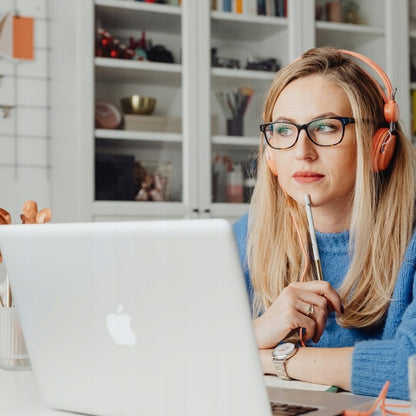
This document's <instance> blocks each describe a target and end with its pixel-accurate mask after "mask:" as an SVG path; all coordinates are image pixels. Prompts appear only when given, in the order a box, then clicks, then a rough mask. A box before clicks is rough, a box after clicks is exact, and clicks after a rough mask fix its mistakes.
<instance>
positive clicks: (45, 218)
mask: <svg viewBox="0 0 416 416" xmlns="http://www.w3.org/2000/svg"><path fill="white" fill-rule="evenodd" d="M51 218H52V211H51V210H50V209H49V208H43V209H42V210H40V211H39V212H38V213H37V214H36V217H35V221H36V223H37V224H44V223H45V222H49V221H50V220H51Z"/></svg>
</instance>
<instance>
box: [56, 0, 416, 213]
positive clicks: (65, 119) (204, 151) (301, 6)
mask: <svg viewBox="0 0 416 416" xmlns="http://www.w3.org/2000/svg"><path fill="white" fill-rule="evenodd" d="M322 1H323V0H322ZM322 1H321V0H315V1H313V0H295V1H292V0H291V1H288V16H287V17H270V16H251V15H244V14H234V13H226V12H220V11H211V10H210V1H209V0H199V1H194V0H183V1H182V6H181V7H175V6H169V5H161V4H151V3H141V2H132V1H131V2H130V1H122V0H95V1H94V0H73V1H72V2H68V1H66V0H54V1H53V2H50V9H51V10H50V17H51V30H50V34H51V39H53V41H52V42H51V118H52V122H51V136H52V143H53V144H52V153H51V159H52V165H53V167H52V177H53V185H52V208H53V210H54V213H56V215H55V218H56V220H57V221H90V220H95V221H96V220H131V219H140V218H146V219H148V218H159V217H163V218H181V217H224V218H228V219H231V220H233V219H236V218H238V217H239V216H240V215H242V214H243V213H244V212H246V211H247V208H248V206H247V203H228V202H226V200H224V199H221V198H219V197H218V195H219V193H218V181H217V179H218V178H217V179H215V180H214V173H213V160H214V158H215V157H216V156H218V157H228V158H230V159H231V160H232V161H233V162H234V163H241V164H244V163H246V162H247V161H248V160H249V159H253V158H255V153H256V149H257V146H258V144H259V140H260V134H259V129H258V125H259V124H260V123H261V113H262V106H263V103H264V98H265V94H266V92H267V89H268V87H269V85H270V83H271V82H272V79H273V76H274V73H272V72H266V71H254V70H247V69H245V66H246V63H247V61H248V60H255V61H256V60H265V59H269V58H275V59H277V60H278V62H279V63H280V65H281V66H283V65H286V64H288V63H289V62H291V61H292V60H293V59H295V58H296V57H298V56H299V55H300V54H301V53H302V52H304V51H305V50H307V49H309V48H311V47H314V46H317V45H326V44H331V45H333V46H336V47H339V48H345V49H352V50H356V51H358V52H361V53H363V54H365V55H367V56H369V57H370V58H372V59H374V60H376V61H377V62H378V63H379V64H380V65H382V67H383V68H384V69H385V70H386V72H387V74H388V75H389V76H390V78H391V80H392V82H393V84H394V85H395V86H397V88H398V91H399V92H398V96H397V101H398V102H399V105H400V107H401V118H402V120H403V121H404V125H405V127H406V126H410V106H409V94H408V91H410V89H411V88H415V85H413V84H412V85H410V82H409V80H410V74H409V60H408V59H409V57H408V45H407V43H408V42H409V35H408V15H407V4H408V3H407V0H362V1H360V2H359V5H360V19H361V22H360V24H350V23H336V22H327V21H315V18H314V16H315V4H318V3H320V2H322ZM69 3H70V4H69ZM96 26H100V27H103V28H104V29H105V30H108V31H109V32H110V33H112V34H113V35H114V36H115V37H117V38H119V39H122V40H126V39H128V38H129V37H130V36H133V37H134V38H135V39H138V38H139V37H140V35H141V31H142V30H145V31H146V36H147V38H148V39H152V41H153V44H154V45H157V44H163V45H165V46H166V48H167V49H168V50H170V51H171V52H172V54H173V56H174V58H175V63H158V62H146V61H129V60H122V59H112V58H103V57H94V48H93V44H92V43H93V42H92V39H93V37H94V32H95V27H96ZM410 39H414V42H415V43H416V35H415V34H412V33H411V34H410ZM402 45H403V47H402ZM211 48H216V50H217V55H218V56H219V57H226V58H233V59H236V60H238V61H239V63H240V67H239V68H232V69H231V68H223V67H212V65H211ZM370 72H371V71H370ZM242 86H249V87H250V88H252V89H253V90H254V95H253V97H252V99H251V102H250V104H249V107H248V109H247V112H246V113H245V115H244V132H243V136H228V135H227V129H226V119H225V116H224V114H223V112H222V111H221V107H220V106H219V104H218V102H217V100H216V97H215V92H216V91H219V90H222V91H224V90H227V89H235V88H238V87H242ZM134 93H140V94H141V95H148V96H154V97H156V99H157V105H156V111H155V116H157V115H159V116H165V117H169V118H177V119H181V120H182V123H181V125H182V129H181V132H179V133H178V132H169V131H167V132H166V131H160V132H155V131H127V130H122V129H117V130H105V129H96V128H95V126H94V101H95V99H104V100H107V101H110V102H112V103H113V104H115V105H119V102H120V98H122V97H125V96H129V95H132V94H134ZM62 97H65V99H64V100H63V99H62ZM149 117H151V116H149ZM97 153H111V154H129V155H133V156H134V157H135V159H136V160H139V161H143V160H144V161H146V160H147V161H156V162H160V163H170V164H171V165H172V173H171V177H170V191H171V192H170V200H168V201H161V202H148V201H146V202H142V201H140V202H138V201H104V200H95V192H94V190H95V178H94V166H95V164H94V158H95V155H96V154H97ZM221 183H222V186H224V182H221Z"/></svg>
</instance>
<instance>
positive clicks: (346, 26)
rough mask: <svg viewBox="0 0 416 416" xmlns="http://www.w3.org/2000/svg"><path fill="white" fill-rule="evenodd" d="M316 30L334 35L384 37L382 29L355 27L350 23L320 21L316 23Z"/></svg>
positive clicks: (365, 26)
mask: <svg viewBox="0 0 416 416" xmlns="http://www.w3.org/2000/svg"><path fill="white" fill-rule="evenodd" d="M316 29H317V30H322V31H327V32H336V33H339V32H341V33H355V34H357V35H359V36H362V35H370V36H384V30H383V29H382V28H378V27H373V26H367V25H356V24H352V23H336V22H323V21H322V22H316Z"/></svg>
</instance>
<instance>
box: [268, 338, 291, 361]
mask: <svg viewBox="0 0 416 416" xmlns="http://www.w3.org/2000/svg"><path fill="white" fill-rule="evenodd" d="M294 349H295V344H292V343H291V342H285V343H283V344H280V345H278V346H277V347H276V348H275V349H274V350H273V357H274V358H277V359H284V358H286V357H287V356H288V355H290V354H291V353H292V351H293V350H294Z"/></svg>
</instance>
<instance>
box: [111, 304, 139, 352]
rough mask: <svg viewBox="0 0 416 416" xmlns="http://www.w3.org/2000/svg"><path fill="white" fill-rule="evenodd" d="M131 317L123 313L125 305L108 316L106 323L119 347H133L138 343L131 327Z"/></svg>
mask: <svg viewBox="0 0 416 416" xmlns="http://www.w3.org/2000/svg"><path fill="white" fill-rule="evenodd" d="M130 322H131V316H130V315H128V314H127V313H124V312H123V305H122V304H120V305H118V306H117V308H116V312H115V313H109V314H108V315H107V316H106V319H105V323H106V325H107V330H108V332H109V334H110V336H111V338H112V339H113V341H114V342H115V343H116V344H117V345H119V346H122V345H124V346H128V347H132V346H133V345H134V344H135V343H136V339H137V337H136V334H135V333H134V331H133V330H132V328H131V326H130Z"/></svg>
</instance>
